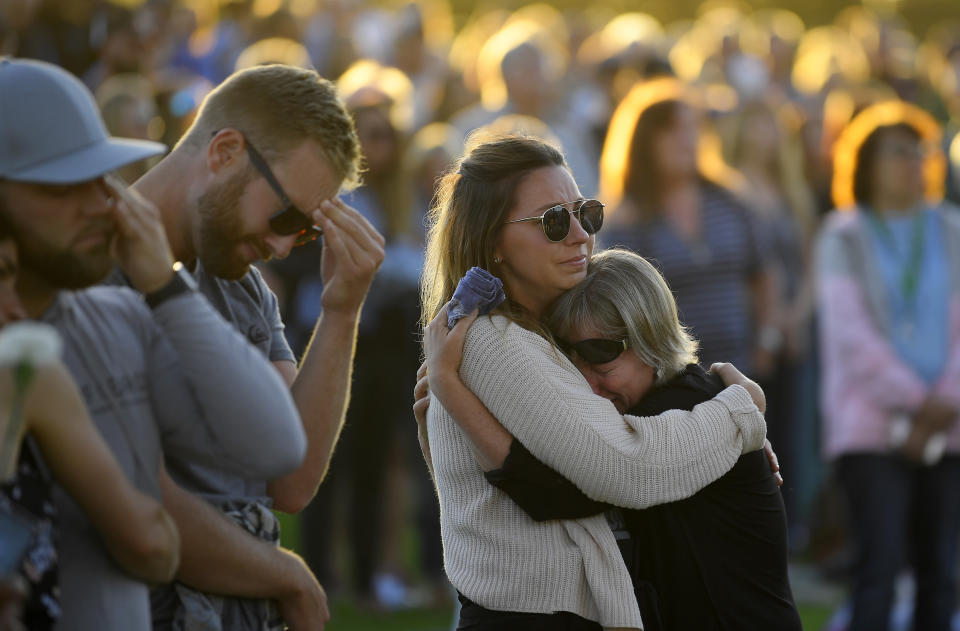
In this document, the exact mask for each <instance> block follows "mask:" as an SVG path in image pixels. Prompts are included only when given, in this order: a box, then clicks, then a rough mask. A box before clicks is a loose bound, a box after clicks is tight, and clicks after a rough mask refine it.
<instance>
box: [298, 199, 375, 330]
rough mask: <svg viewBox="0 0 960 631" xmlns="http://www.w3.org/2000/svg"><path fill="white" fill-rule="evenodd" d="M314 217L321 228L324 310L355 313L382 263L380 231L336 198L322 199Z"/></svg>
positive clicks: (327, 311)
mask: <svg viewBox="0 0 960 631" xmlns="http://www.w3.org/2000/svg"><path fill="white" fill-rule="evenodd" d="M313 219H314V221H315V222H316V223H317V225H319V226H320V227H321V228H323V254H322V255H321V269H320V274H321V277H322V279H323V295H322V296H321V303H322V304H323V310H324V312H325V313H331V312H339V313H344V314H352V313H355V312H357V311H358V310H359V309H360V306H361V305H363V299H364V298H365V297H366V295H367V290H368V289H369V288H370V283H371V282H372V281H373V277H374V275H375V274H376V273H377V269H379V267H380V264H381V263H383V246H384V243H385V241H384V238H383V235H381V234H380V233H379V232H377V230H376V228H374V227H373V225H372V224H371V223H370V222H369V221H367V220H366V218H364V217H363V215H361V214H360V213H359V212H357V211H356V210H355V209H353V208H351V207H350V206H348V205H347V204H345V203H344V202H343V201H342V200H340V199H337V198H334V199H331V200H327V201H325V202H323V204H321V205H320V208H319V209H317V210H316V211H314V213H313Z"/></svg>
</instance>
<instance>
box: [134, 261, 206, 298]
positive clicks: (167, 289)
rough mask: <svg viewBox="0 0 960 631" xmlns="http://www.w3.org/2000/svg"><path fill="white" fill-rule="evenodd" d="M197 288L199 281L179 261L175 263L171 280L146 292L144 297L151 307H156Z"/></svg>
mask: <svg viewBox="0 0 960 631" xmlns="http://www.w3.org/2000/svg"><path fill="white" fill-rule="evenodd" d="M196 290H197V281H195V280H194V279H193V276H191V275H190V272H188V271H187V270H186V269H185V268H184V267H183V264H182V263H180V262H177V263H174V265H173V278H171V279H170V282H169V283H167V284H166V285H164V286H163V287H161V288H160V289H158V290H156V291H151V292H150V293H149V294H146V295H145V296H144V298H146V300H147V305H149V306H150V308H151V309H155V308H156V307H157V306H158V305H160V304H163V303H164V302H166V301H167V300H169V299H170V298H173V297H174V296H179V295H180V294H185V293H188V292H191V291H196Z"/></svg>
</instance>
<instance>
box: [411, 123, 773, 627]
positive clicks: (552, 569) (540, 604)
mask: <svg viewBox="0 0 960 631" xmlns="http://www.w3.org/2000/svg"><path fill="white" fill-rule="evenodd" d="M431 212H432V219H433V224H432V227H431V230H430V235H429V238H428V246H427V262H426V266H425V268H424V277H423V284H422V291H423V305H424V316H423V319H424V324H425V325H427V326H426V328H425V335H424V346H425V351H426V354H427V372H428V374H429V377H428V378H429V387H430V390H431V392H432V396H433V398H435V400H434V401H433V403H432V404H430V405H429V408H428V410H427V413H426V420H425V425H426V432H427V435H428V437H429V448H428V449H425V456H426V457H427V460H428V465H430V467H431V470H432V471H433V473H434V477H435V482H436V485H437V492H438V496H439V499H440V507H441V530H442V536H443V544H444V563H445V566H446V571H447V575H448V577H449V579H450V581H451V582H452V583H453V585H454V586H455V587H456V588H457V590H458V591H459V593H460V595H461V596H460V600H461V603H462V604H463V607H462V611H461V617H460V626H459V628H460V629H475V630H481V629H525V630H536V629H599V628H600V627H601V626H602V627H607V628H641V627H642V624H643V623H642V622H641V617H640V611H639V607H638V605H637V599H636V597H635V595H634V590H633V584H632V581H631V576H630V573H629V572H628V570H627V568H626V565H625V564H624V562H623V559H622V557H621V555H620V552H619V550H618V548H617V544H616V541H615V539H614V535H613V532H612V531H611V528H610V526H609V525H608V523H607V520H606V517H605V516H604V515H603V514H594V515H591V516H587V517H582V518H579V519H558V520H550V521H542V522H538V521H535V520H534V519H533V518H531V517H530V516H529V515H527V514H526V513H525V512H524V511H523V510H522V509H521V508H520V507H519V506H518V505H517V504H516V503H514V502H513V501H512V500H511V499H510V497H509V496H508V495H507V494H505V493H503V492H502V491H501V490H499V489H497V488H496V487H494V486H493V485H491V484H489V483H488V482H487V480H486V478H485V477H484V473H485V472H487V471H492V470H495V469H498V468H500V467H502V466H503V464H504V461H505V459H506V458H507V455H508V453H509V452H510V450H511V445H512V444H514V440H513V437H514V436H515V437H516V438H517V440H518V441H519V443H517V444H520V443H522V445H523V446H525V447H526V448H527V449H529V451H530V452H531V453H532V454H533V456H535V457H536V458H538V459H540V460H541V461H543V462H544V463H546V464H547V465H549V466H550V467H553V468H554V469H555V470H556V471H557V472H559V473H560V474H561V475H562V476H564V477H566V478H568V479H569V480H570V481H572V482H573V483H574V484H575V485H576V486H577V487H578V488H580V489H581V490H582V491H583V492H584V493H586V495H587V496H589V497H590V498H592V499H594V500H597V501H601V502H608V503H611V504H615V505H619V506H624V507H628V508H645V507H648V506H652V505H655V504H661V503H664V502H670V501H675V500H680V499H683V498H686V497H689V496H691V495H693V494H694V493H696V492H697V491H699V490H700V489H702V488H704V487H705V486H707V485H708V484H710V483H711V482H713V481H715V480H717V479H718V478H719V477H720V476H722V475H723V474H724V473H726V472H727V471H728V470H729V469H730V468H731V467H733V465H734V464H735V463H736V462H737V460H738V459H739V458H740V457H741V455H743V454H744V453H749V452H753V451H755V450H757V449H760V448H761V447H762V445H763V441H764V434H765V423H764V421H763V417H762V416H761V414H760V412H759V411H758V409H757V406H756V405H755V404H754V401H753V400H752V399H751V398H750V395H749V394H748V393H747V391H746V390H745V389H744V388H743V387H740V386H739V385H734V386H733V387H730V388H727V389H726V390H724V391H722V392H720V393H719V394H718V395H717V396H716V397H714V398H713V399H711V400H710V401H707V402H705V403H703V404H701V405H699V406H697V407H696V408H695V409H694V410H693V411H676V410H675V411H671V412H669V413H666V414H661V415H659V416H657V417H653V418H638V417H635V416H631V415H629V414H627V415H624V414H622V413H621V412H620V411H618V410H617V408H616V407H615V406H614V404H613V403H611V402H610V401H609V400H607V399H605V398H603V397H601V396H597V395H596V394H594V392H593V391H592V389H591V387H590V384H589V383H588V382H587V381H586V379H584V377H583V375H581V374H580V372H579V371H577V369H576V367H575V366H574V365H573V363H571V362H570V360H569V359H567V358H566V357H565V356H564V354H563V353H562V352H561V351H560V350H559V349H558V348H557V347H556V346H555V345H554V343H553V341H552V340H553V337H552V336H551V334H550V333H549V331H548V330H547V328H546V327H545V325H544V324H543V322H542V318H543V316H544V315H545V313H546V310H547V307H548V306H549V305H550V304H551V303H552V302H553V301H554V300H556V299H557V298H558V297H559V296H560V295H561V294H562V293H563V292H565V291H567V290H569V289H572V288H574V287H575V286H576V285H577V284H578V283H580V282H581V281H582V280H584V278H585V277H586V275H587V264H588V261H589V260H590V256H591V254H592V250H593V243H594V234H595V233H596V231H597V230H598V229H599V228H600V226H601V225H602V222H603V205H602V204H600V203H599V202H596V201H593V200H584V199H583V198H582V197H581V195H580V193H579V190H578V189H577V185H576V183H575V181H574V179H573V176H572V175H571V174H570V172H569V170H568V169H567V167H566V164H565V162H564V160H563V157H562V155H561V154H560V153H559V152H558V151H557V150H556V149H554V148H553V147H551V146H549V145H547V144H545V143H543V142H541V141H538V140H535V139H532V138H524V137H506V138H501V139H497V140H490V141H488V142H484V143H481V144H478V145H476V146H474V147H473V148H472V150H470V151H469V153H468V154H467V155H466V156H465V157H464V158H463V159H462V160H461V161H460V162H459V164H458V165H457V166H456V168H455V170H453V171H451V172H450V173H449V174H447V175H446V176H445V177H444V179H443V181H442V182H441V185H440V192H439V194H438V199H437V203H436V205H435V207H434V209H433V210H432V211H431ZM473 266H479V267H482V268H484V269H487V270H489V271H491V272H492V273H493V274H495V275H496V276H497V277H499V278H500V280H502V281H503V283H504V288H505V290H506V294H507V300H506V301H505V302H503V303H502V304H501V305H500V306H498V307H497V308H496V309H495V310H494V311H493V312H492V314H491V315H490V316H489V317H486V316H485V317H482V318H477V319H476V320H474V321H473V322H472V326H470V322H469V320H471V319H469V318H468V319H465V320H464V321H462V322H461V323H460V324H458V325H457V326H455V327H454V328H453V330H452V331H449V330H448V329H447V327H446V316H447V308H446V307H444V303H446V302H447V301H448V300H450V298H451V297H452V296H453V292H454V289H455V287H456V285H457V282H458V281H459V279H460V278H461V277H462V276H463V275H464V274H465V273H466V272H467V270H469V269H470V268H471V267H473ZM428 322H429V324H427V323H428ZM468 328H469V330H468ZM461 355H462V362H461ZM458 369H459V370H458ZM733 372H735V371H733ZM735 379H736V380H737V381H738V382H741V383H748V382H747V380H745V379H744V378H743V377H742V375H739V373H736V375H735ZM425 385H426V380H425V379H424V380H422V381H421V383H420V384H418V389H419V390H422V389H423V388H424V386H425ZM425 401H427V400H424V399H421V400H420V401H418V403H417V406H416V407H415V410H416V411H419V412H421V413H422V410H423V407H425Z"/></svg>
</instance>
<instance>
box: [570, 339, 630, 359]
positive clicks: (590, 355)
mask: <svg viewBox="0 0 960 631" xmlns="http://www.w3.org/2000/svg"><path fill="white" fill-rule="evenodd" d="M559 344H560V348H562V349H563V350H564V351H565V352H566V353H567V354H569V355H574V354H575V355H577V356H578V357H580V359H582V360H583V361H585V362H587V363H588V364H606V363H607V362H612V361H613V360H615V359H616V358H617V357H620V354H621V353H623V351H625V350H627V340H604V339H599V338H597V339H592V340H581V341H579V342H567V341H566V340H560V341H559Z"/></svg>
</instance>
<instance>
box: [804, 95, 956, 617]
mask: <svg viewBox="0 0 960 631" xmlns="http://www.w3.org/2000/svg"><path fill="white" fill-rule="evenodd" d="M939 140H940V130H939V128H938V126H937V124H936V122H935V121H934V120H933V118H932V117H930V116H929V115H928V114H926V113H925V112H923V111H922V110H920V109H918V108H916V107H914V106H911V105H908V104H906V103H903V102H899V101H894V102H887V103H881V104H878V105H874V106H872V107H869V108H867V109H865V110H864V111H863V112H861V113H860V114H859V115H858V116H857V117H856V118H854V119H853V121H851V123H850V124H849V125H848V127H847V128H846V130H844V132H843V134H842V135H841V137H840V139H839V140H838V142H837V145H836V149H835V154H834V181H833V196H834V201H835V202H836V204H837V207H838V209H839V210H838V211H836V212H834V213H833V214H832V215H831V216H830V217H829V218H828V219H827V220H826V222H825V224H824V229H823V232H822V234H821V235H820V239H819V243H818V248H817V261H816V263H817V276H818V294H819V296H818V298H819V312H820V342H821V346H822V353H823V388H822V404H823V418H824V422H825V434H824V441H825V442H824V444H825V451H826V456H827V457H828V458H829V459H831V460H833V461H834V462H835V470H836V474H837V476H838V479H839V481H840V483H841V485H842V487H843V489H844V491H845V493H846V495H847V499H848V502H849V508H850V511H849V514H850V517H851V526H852V534H853V536H854V539H855V540H856V543H857V563H856V568H855V572H854V585H853V592H852V594H853V619H852V621H851V624H850V627H849V629H850V631H857V630H860V629H870V630H872V631H875V630H881V631H882V630H884V629H887V628H888V625H889V622H888V621H889V617H890V610H891V607H892V603H893V601H894V582H895V579H896V576H897V573H898V572H899V571H900V569H901V567H902V566H903V563H904V562H905V561H910V562H911V565H912V567H913V570H914V573H915V577H916V581H917V597H916V606H915V621H914V628H915V629H923V630H925V631H926V630H941V629H942V630H944V631H945V630H947V629H949V626H950V616H951V612H952V610H953V604H954V600H955V594H956V565H957V563H956V544H957V535H958V533H960V502H957V501H956V498H957V494H958V492H960V424H958V423H956V418H957V412H958V410H960V274H958V270H960V213H957V211H956V209H952V208H948V207H946V206H945V205H944V204H943V203H942V202H940V201H939V198H940V197H941V195H940V193H941V192H942V187H943V175H944V166H943V158H942V156H940V155H938V154H936V153H933V152H932V150H933V149H934V148H935V147H937V146H938V145H939Z"/></svg>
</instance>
